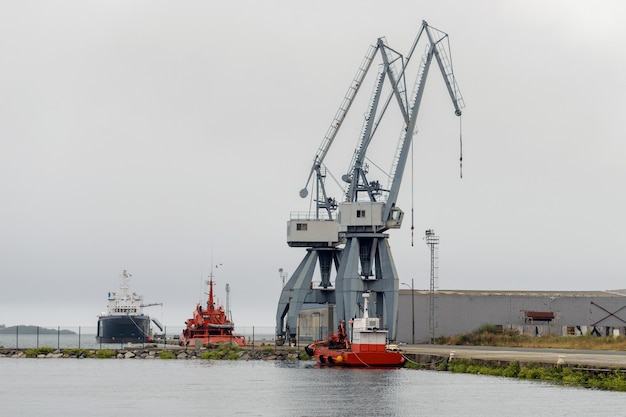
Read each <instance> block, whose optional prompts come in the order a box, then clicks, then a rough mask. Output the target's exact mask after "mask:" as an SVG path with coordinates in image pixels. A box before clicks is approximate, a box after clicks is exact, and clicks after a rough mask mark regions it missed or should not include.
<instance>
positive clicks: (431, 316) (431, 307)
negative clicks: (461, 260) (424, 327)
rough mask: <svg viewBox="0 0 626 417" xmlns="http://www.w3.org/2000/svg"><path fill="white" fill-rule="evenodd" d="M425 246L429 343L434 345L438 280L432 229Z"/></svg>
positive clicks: (427, 231) (435, 245)
mask: <svg viewBox="0 0 626 417" xmlns="http://www.w3.org/2000/svg"><path fill="white" fill-rule="evenodd" d="M424 239H425V240H426V244H427V245H428V246H430V292H429V294H428V297H429V299H428V332H429V339H430V341H429V343H435V298H436V297H435V295H436V292H437V281H438V280H439V248H438V245H439V236H437V235H436V234H435V231H434V230H433V229H428V230H426V237H425V238H424Z"/></svg>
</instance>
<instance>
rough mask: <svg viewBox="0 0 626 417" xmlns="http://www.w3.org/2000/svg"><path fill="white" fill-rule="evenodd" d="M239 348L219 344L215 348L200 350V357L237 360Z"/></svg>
mask: <svg viewBox="0 0 626 417" xmlns="http://www.w3.org/2000/svg"><path fill="white" fill-rule="evenodd" d="M240 351H241V348H240V347H239V346H236V345H227V344H224V345H220V346H218V347H217V348H216V349H212V350H207V351H206V352H202V354H201V355H200V359H207V360H237V359H239V352H240Z"/></svg>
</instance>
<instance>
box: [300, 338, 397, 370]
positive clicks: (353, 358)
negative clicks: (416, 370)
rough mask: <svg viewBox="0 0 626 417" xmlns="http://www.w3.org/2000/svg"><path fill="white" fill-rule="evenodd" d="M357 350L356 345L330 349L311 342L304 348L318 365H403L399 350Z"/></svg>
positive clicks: (383, 366) (322, 344)
mask: <svg viewBox="0 0 626 417" xmlns="http://www.w3.org/2000/svg"><path fill="white" fill-rule="evenodd" d="M360 347H361V349H360V350H359V351H358V352H357V351H355V350H354V348H356V346H352V348H348V349H331V348H329V347H328V346H325V344H324V343H313V344H311V345H309V346H307V347H306V348H305V350H306V352H307V354H309V356H312V357H313V358H315V360H316V361H317V363H319V364H320V365H329V366H346V367H368V366H371V367H377V368H400V367H402V366H404V356H403V355H402V353H401V352H397V351H388V350H386V349H383V350H364V349H362V348H363V346H360Z"/></svg>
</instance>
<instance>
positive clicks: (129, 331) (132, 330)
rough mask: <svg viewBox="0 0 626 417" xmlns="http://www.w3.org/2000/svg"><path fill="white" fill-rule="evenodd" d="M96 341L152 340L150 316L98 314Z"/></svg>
mask: <svg viewBox="0 0 626 417" xmlns="http://www.w3.org/2000/svg"><path fill="white" fill-rule="evenodd" d="M96 340H97V341H98V343H129V342H130V343H145V342H150V341H152V337H151V335H150V317H149V316H145V315H143V314H142V315H138V316H130V315H127V316H100V318H99V319H98V334H97V335H96Z"/></svg>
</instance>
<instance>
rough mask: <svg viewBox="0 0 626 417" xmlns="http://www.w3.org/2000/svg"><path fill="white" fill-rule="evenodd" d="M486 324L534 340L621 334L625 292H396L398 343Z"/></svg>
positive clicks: (625, 311)
mask: <svg viewBox="0 0 626 417" xmlns="http://www.w3.org/2000/svg"><path fill="white" fill-rule="evenodd" d="M431 299H432V300H434V308H431ZM431 316H433V317H434V320H430V318H431ZM484 324H490V325H495V326H498V327H501V328H503V329H505V328H509V329H516V330H518V331H519V332H520V333H524V334H530V335H534V336H541V335H545V334H556V335H560V336H566V335H570V336H576V335H585V334H594V335H598V336H600V335H601V336H608V335H624V334H626V290H616V291H542V292H539V291H469V290H459V291H451V290H439V291H435V292H434V293H431V292H430V291H428V290H415V291H413V290H410V289H408V290H405V289H402V290H400V294H399V302H398V327H397V330H398V333H397V341H398V342H405V343H412V342H415V343H425V342H426V343H427V342H428V341H429V340H430V339H431V336H433V335H434V337H435V338H436V337H439V336H454V335H458V334H463V333H469V332H472V331H474V330H476V329H478V328H479V327H480V326H481V325H484Z"/></svg>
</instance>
